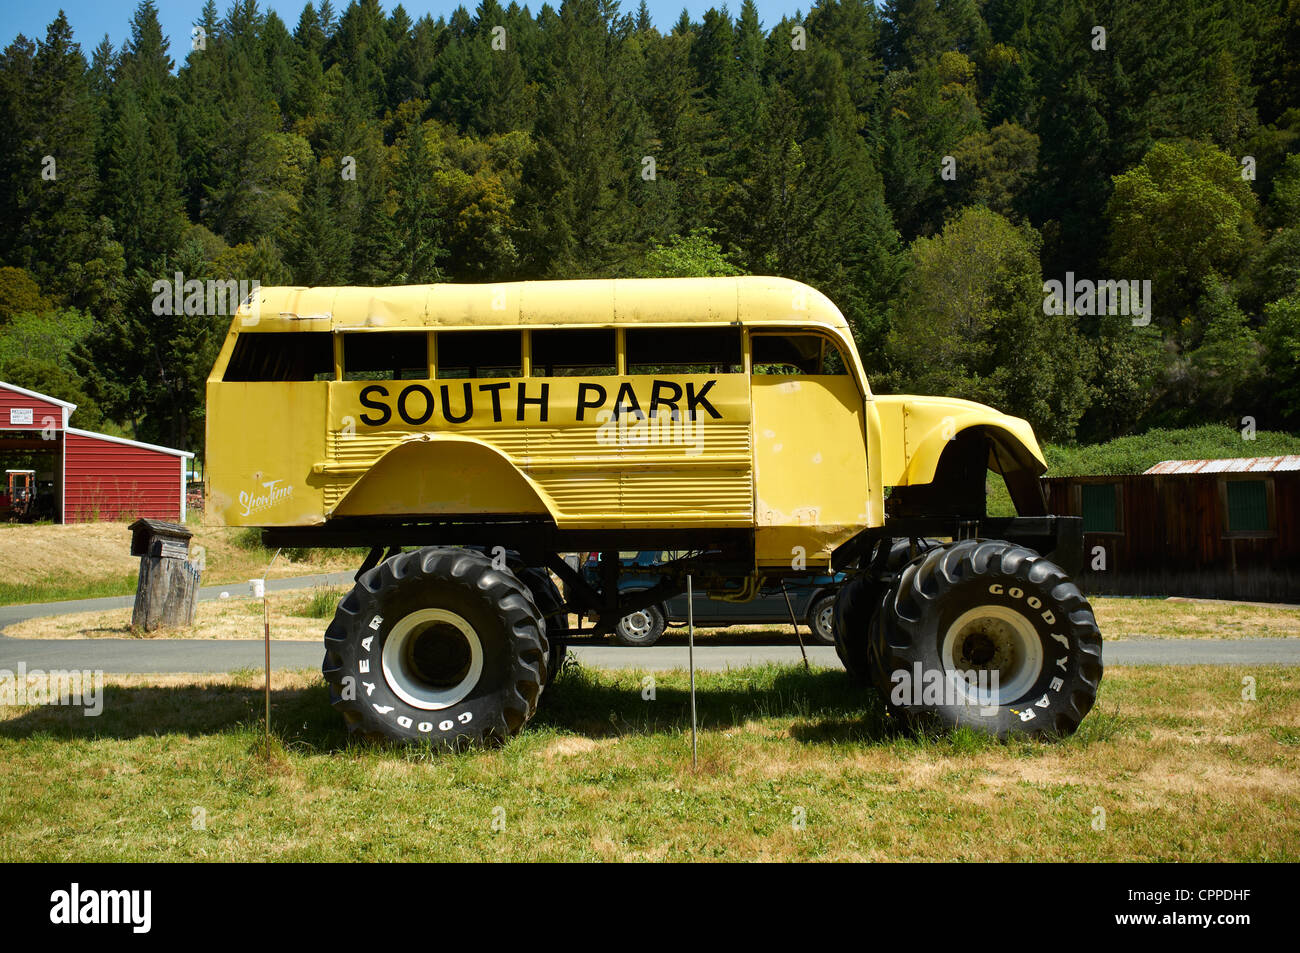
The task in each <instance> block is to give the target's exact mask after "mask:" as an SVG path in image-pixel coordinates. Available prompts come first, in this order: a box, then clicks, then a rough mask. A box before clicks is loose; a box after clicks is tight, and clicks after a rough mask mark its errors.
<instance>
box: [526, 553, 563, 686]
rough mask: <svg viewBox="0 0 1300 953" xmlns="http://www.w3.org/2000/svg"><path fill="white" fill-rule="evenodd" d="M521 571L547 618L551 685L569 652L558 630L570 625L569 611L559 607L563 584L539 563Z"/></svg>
mask: <svg viewBox="0 0 1300 953" xmlns="http://www.w3.org/2000/svg"><path fill="white" fill-rule="evenodd" d="M518 575H519V581H520V582H522V583H523V584H524V585H525V586H527V587H528V591H529V592H530V593H532V596H533V602H535V603H537V608H538V609H540V610H541V611H542V618H543V619H544V620H546V641H547V643H548V644H549V646H550V649H549V651H548V652H547V654H546V684H547V685H548V686H549V685H550V684H551V682H553V681H555V676H557V675H559V674H560V669H561V668H563V667H564V657H565V656H566V655H567V654H568V652H569V646H568V643H567V641H566V640H565V639H564V637H563V636H561V635H559V634H558V633H559V632H561V631H562V630H564V629H567V628H568V627H569V620H568V618H567V613H564V612H560V611H559V608H560V606H562V605H564V597H563V596H562V595H561V594H560V587H559V586H557V585H556V584H555V581H554V580H553V579H551V574H550V573H549V572H547V571H546V570H545V569H543V568H542V567H540V566H534V567H530V568H528V569H521V570H519V573H518Z"/></svg>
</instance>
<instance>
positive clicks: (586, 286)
mask: <svg viewBox="0 0 1300 953" xmlns="http://www.w3.org/2000/svg"><path fill="white" fill-rule="evenodd" d="M710 326H712V327H719V328H734V329H737V331H738V333H740V334H741V339H742V342H743V344H742V346H743V359H744V365H743V373H716V374H685V375H673V374H663V373H661V374H627V373H626V370H627V363H626V361H627V354H626V349H625V332H626V331H627V330H628V329H633V328H636V329H645V328H654V329H656V330H657V331H662V333H663V334H664V335H667V336H671V335H673V334H674V333H675V332H678V333H680V332H681V331H683V330H684V329H688V328H701V327H710ZM561 328H587V329H595V328H599V329H613V330H614V332H615V334H616V341H617V365H616V367H615V368H614V369H613V370H614V371H615V373H613V374H606V375H603V376H587V375H580V376H565V377H543V376H540V375H536V374H534V373H533V370H534V368H533V367H532V364H531V359H530V353H529V352H530V345H529V340H530V337H529V335H528V334H527V333H525V334H523V335H521V340H522V345H521V358H520V365H521V370H520V374H519V375H518V376H512V377H506V378H471V379H462V378H446V379H444V378H440V377H437V376H436V375H437V342H438V341H439V340H440V338H439V337H438V335H439V334H442V333H445V332H452V331H456V330H471V329H472V330H518V331H523V332H529V331H535V330H540V329H548V330H549V329H561ZM386 331H387V332H392V331H403V332H427V333H428V335H429V338H428V340H429V347H428V351H427V355H428V364H429V365H430V366H429V369H428V371H429V373H428V375H427V377H426V378H425V379H418V378H405V379H402V380H393V381H384V380H345V379H343V378H344V376H345V369H344V368H343V366H342V364H343V343H342V342H343V335H345V334H383V333H384V332H386ZM284 332H295V333H309V332H327V333H328V334H329V335H331V340H332V341H333V342H334V349H333V352H334V363H333V373H332V375H327V376H330V377H332V378H333V379H324V380H296V381H283V380H239V381H234V380H226V379H224V377H225V372H226V369H227V366H228V365H229V363H230V360H231V356H232V353H233V352H234V350H235V347H236V343H237V341H238V340H239V339H240V337H241V336H243V335H259V334H267V333H278V334H283V333H284ZM773 333H784V334H809V335H817V336H820V337H822V338H824V339H825V341H826V342H827V347H828V348H833V349H835V350H837V351H838V352H839V354H840V357H841V361H842V371H843V372H841V373H834V374H831V373H822V374H754V373H752V370H753V368H752V362H751V357H752V351H753V342H754V340H755V339H756V338H757V337H759V336H762V335H765V334H773ZM281 340H283V339H281ZM682 363H683V364H687V363H690V361H689V355H683V361H682ZM656 381H659V382H660V384H659V387H660V390H659V391H658V394H659V395H660V396H664V397H665V398H666V397H668V396H671V395H672V393H673V390H674V389H680V391H681V393H682V396H680V397H679V398H678V399H677V404H679V405H682V409H683V411H685V407H686V405H688V404H689V398H690V397H691V396H694V397H696V398H700V397H703V400H702V401H700V402H699V403H698V404H696V405H695V415H694V419H692V415H691V414H688V413H685V412H683V413H681V414H680V416H679V418H678V419H676V420H674V419H672V417H671V416H670V414H669V413H667V412H665V411H664V410H663V408H662V407H661V408H660V412H659V414H658V415H657V416H655V417H648V416H645V415H644V414H643V413H642V414H638V413H636V412H634V410H632V409H630V404H629V403H628V402H624V403H623V404H622V410H623V412H622V413H620V414H618V415H617V416H614V408H615V407H616V406H618V402H619V400H620V398H621V397H622V396H623V395H626V394H629V393H630V395H631V397H632V398H633V399H634V400H635V401H636V407H637V409H640V410H641V411H645V410H646V409H647V404H648V403H649V401H650V399H651V397H652V395H654V393H655V390H654V389H655V386H656V383H655V382H656ZM584 387H585V389H584ZM599 389H603V391H604V393H605V396H606V399H605V400H604V401H603V402H602V403H601V404H599V405H596V404H594V401H595V400H596V398H597V397H598V396H599V393H598V390H599ZM381 391H382V392H383V393H382V394H381ZM543 395H544V398H545V404H543V403H542V400H543ZM399 401H400V406H399V405H398V403H399ZM471 408H472V410H471ZM543 409H544V410H545V417H546V419H545V420H542V419H541V418H542V412H543ZM385 410H386V412H385ZM399 411H400V413H399ZM461 418H464V419H461ZM970 427H981V428H984V429H985V431H986V432H988V433H990V434H991V435H992V436H993V438H994V440H995V441H997V442H998V443H999V445H1000V446H1001V447H1002V448H1003V450H1004V452H1005V454H1006V455H1007V456H1009V457H1014V458H1015V460H1016V461H1017V465H1018V466H1020V467H1022V468H1025V469H1027V470H1029V471H1031V472H1033V473H1034V474H1035V475H1037V473H1040V472H1042V470H1043V469H1045V464H1044V462H1043V458H1042V453H1041V451H1040V449H1039V447H1038V444H1037V442H1036V441H1035V439H1034V435H1033V432H1032V430H1031V428H1030V426H1029V424H1028V423H1026V422H1025V421H1024V420H1021V419H1019V418H1013V417H1008V416H1006V415H1004V414H1001V413H999V412H997V411H995V410H992V409H991V408H988V407H984V406H982V405H979V404H974V403H971V402H968V401H960V400H948V399H942V398H930V397H912V396H887V397H886V396H875V395H873V394H872V393H871V389H870V387H869V385H868V382H867V379H866V375H865V374H864V372H863V368H862V364H861V360H860V359H859V356H858V353H857V349H856V347H855V346H854V343H853V339H852V335H851V333H850V330H849V327H848V325H847V323H846V322H845V319H844V317H843V315H841V314H840V312H839V310H838V309H837V308H836V307H835V305H834V304H832V303H831V302H830V300H828V299H827V298H826V297H825V296H824V295H822V294H821V293H820V292H818V291H816V290H814V289H812V288H810V287H808V286H806V285H803V284H800V283H798V282H794V281H790V280H787V279H782V278H770V277H741V278H683V279H607V280H585V281H536V282H516V283H502V284H493V285H487V284H484V285H455V284H441V285H414V286H407V287H392V288H291V287H266V288H260V289H258V290H257V291H255V292H254V296H253V298H252V299H250V301H249V302H246V303H245V305H244V306H243V307H241V309H240V312H239V313H238V314H237V315H236V316H235V317H234V319H233V321H232V323H231V328H230V331H229V334H228V335H227V338H226V340H225V342H224V344H223V346H222V349H221V352H220V355H219V357H218V359H217V361H216V364H215V366H214V368H213V371H212V374H211V376H210V378H209V380H208V385H207V480H208V505H207V509H206V513H207V519H208V520H209V521H210V522H213V523H216V524H221V525H229V526H257V527H266V528H276V527H320V526H328V525H330V523H331V521H338V520H352V521H353V524H355V521H356V520H357V519H365V518H385V519H389V520H400V519H403V518H406V519H414V518H428V517H447V518H455V519H458V518H466V519H471V520H472V519H474V518H479V517H482V518H488V517H492V518H501V517H510V516H518V517H521V518H525V519H541V520H549V521H553V523H554V525H555V526H556V527H557V528H558V529H561V530H564V529H580V530H597V531H604V530H614V531H626V530H643V529H656V528H672V529H707V528H721V529H741V530H749V531H752V532H753V535H754V553H755V558H756V563H757V565H758V566H760V567H762V566H786V567H788V566H789V565H790V563H791V561H792V555H793V556H796V557H797V556H798V555H801V554H802V555H806V559H807V562H808V564H809V565H810V566H817V565H825V564H826V563H827V561H828V560H829V556H830V553H831V551H832V550H833V549H834V547H836V546H837V545H839V544H841V543H843V542H844V541H846V540H847V539H849V538H850V537H852V536H853V535H854V534H855V533H857V532H858V531H859V530H861V529H864V528H868V527H877V526H880V525H882V523H883V522H884V520H885V489H886V487H893V486H909V485H919V484H925V483H928V482H929V481H931V480H932V479H934V476H935V471H936V468H937V467H938V465H939V461H940V457H941V455H942V453H943V451H944V449H945V447H946V446H947V445H948V443H949V441H951V440H952V439H953V437H954V436H955V435H956V434H958V433H960V432H961V431H964V430H966V429H967V428H970ZM615 548H619V547H615ZM623 548H626V547H623Z"/></svg>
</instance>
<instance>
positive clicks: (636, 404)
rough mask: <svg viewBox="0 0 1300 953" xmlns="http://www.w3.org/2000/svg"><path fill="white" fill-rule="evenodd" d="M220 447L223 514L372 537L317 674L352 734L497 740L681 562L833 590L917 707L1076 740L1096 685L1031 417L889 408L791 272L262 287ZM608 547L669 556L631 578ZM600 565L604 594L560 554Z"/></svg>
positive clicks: (727, 582)
mask: <svg viewBox="0 0 1300 953" xmlns="http://www.w3.org/2000/svg"><path fill="white" fill-rule="evenodd" d="M207 460H208V468H207V484H208V485H207V496H208V500H209V505H208V508H207V518H208V519H209V520H210V521H213V522H215V523H218V524H224V525H228V526H244V527H258V528H260V529H261V530H262V533H263V538H264V541H265V542H266V543H267V545H270V546H298V547H304V546H325V547H340V546H345V547H364V548H366V549H367V550H368V551H369V556H368V557H367V558H366V559H365V561H364V563H363V565H362V566H361V568H360V570H359V571H358V573H357V577H356V585H355V587H354V588H353V589H352V591H351V592H350V593H349V594H348V595H347V596H346V597H345V598H344V599H343V600H342V601H341V602H340V604H339V606H338V610H337V612H336V614H335V616H334V619H333V621H332V622H331V623H330V624H329V627H328V629H327V630H326V632H325V661H324V666H323V671H324V675H325V678H326V680H327V681H328V683H329V686H330V691H331V698H332V702H333V704H334V706H335V707H336V708H337V709H338V710H339V711H340V712H341V713H342V715H343V717H344V719H345V720H346V722H347V725H348V727H349V728H350V729H351V730H352V731H354V732H356V733H358V734H359V735H362V736H367V737H375V738H387V739H398V740H412V741H421V740H423V741H428V742H431V743H432V744H434V745H436V746H440V747H453V748H454V747H459V746H462V745H464V744H467V743H475V742H484V741H503V740H505V739H507V738H509V737H511V736H512V735H514V734H515V733H517V732H519V731H520V730H521V729H522V728H523V726H524V725H525V724H526V723H527V722H528V720H529V718H531V717H532V715H533V714H534V712H535V711H536V708H537V705H538V702H539V700H540V699H541V698H542V696H543V693H544V691H546V690H547V685H548V683H549V682H550V681H551V679H552V678H553V677H554V674H555V670H556V668H557V667H558V662H559V658H560V656H561V654H562V652H563V648H564V646H565V645H567V644H570V643H574V642H578V641H581V640H582V639H584V638H591V637H593V636H598V635H599V636H603V635H605V634H607V633H608V631H609V630H610V628H611V627H612V626H614V625H616V624H617V622H618V620H619V619H621V618H623V617H624V616H626V615H627V614H628V613H629V612H634V611H636V610H638V609H641V608H645V607H647V606H652V605H657V604H660V603H662V602H663V600H664V599H665V598H668V597H670V596H672V595H675V594H676V593H679V592H681V591H682V590H683V589H684V587H685V583H686V579H687V576H688V575H690V576H691V577H692V579H693V584H694V586H695V588H696V589H697V590H698V589H705V590H707V591H709V592H710V593H716V594H718V595H719V596H722V597H725V598H729V599H738V600H744V599H746V598H752V596H753V595H754V594H755V593H757V592H759V591H760V590H761V588H762V587H763V586H764V585H771V584H773V583H779V580H780V579H782V578H783V577H787V576H795V575H798V576H806V574H807V573H808V572H810V571H824V572H827V573H840V572H843V573H846V574H847V575H848V581H847V583H846V584H845V585H844V586H843V587H842V588H841V590H840V593H839V595H838V597H837V603H836V611H835V638H836V643H837V649H838V651H839V655H840V657H841V659H842V660H843V662H844V665H845V667H846V668H847V669H848V671H849V674H850V675H851V676H852V677H854V678H855V679H857V680H858V681H860V682H863V683H868V684H871V685H874V686H875V688H876V690H878V691H879V693H880V694H881V695H882V696H883V697H884V700H885V703H886V704H888V705H890V706H891V707H892V708H893V709H894V710H896V711H897V712H898V713H900V714H901V715H903V716H905V717H906V718H907V719H919V720H930V721H937V722H938V723H940V724H945V725H970V726H973V727H974V728H976V729H979V730H981V731H985V732H989V733H992V734H995V735H998V736H1000V737H1006V736H1010V735H1035V736H1057V735H1063V734H1068V733H1069V732H1071V731H1073V730H1074V729H1075V728H1076V727H1077V726H1078V724H1079V722H1080V720H1081V719H1082V718H1083V717H1084V716H1085V715H1086V714H1087V712H1088V710H1089V709H1090V708H1091V707H1092V705H1093V702H1094V700H1095V698H1096V693H1097V688H1098V684H1099V681H1100V679H1101V674H1102V664H1101V643H1100V636H1099V634H1098V630H1097V625H1096V622H1095V620H1094V618H1093V613H1092V610H1091V608H1090V606H1089V604H1088V602H1087V601H1086V600H1085V598H1084V597H1083V595H1082V594H1081V593H1080V591H1079V589H1078V588H1077V587H1076V585H1075V584H1074V583H1073V582H1071V580H1070V573H1071V572H1077V569H1078V566H1079V563H1080V561H1081V558H1082V534H1081V526H1080V521H1079V520H1078V519H1076V518H1066V517H1059V516H1053V515H1051V514H1049V513H1048V512H1047V509H1046V503H1045V498H1044V495H1043V492H1042V488H1041V485H1040V482H1039V476H1040V475H1041V474H1042V473H1043V471H1044V470H1045V469H1046V465H1045V463H1044V460H1043V455H1042V452H1041V450H1040V449H1039V446H1038V443H1037V441H1036V439H1035V437H1034V434H1033V431H1032V429H1031V428H1030V426H1029V424H1028V423H1027V422H1026V421H1024V420H1021V419H1019V418H1015V417H1010V416H1007V415H1005V414H1002V413H999V412H997V411H995V410H993V409H990V408H988V407H985V406H982V405H980V404H976V403H972V402H969V401H965V400H956V399H942V398H936V397H920V396H905V395H878V394H873V393H872V391H871V388H870V387H869V385H868V382H867V379H866V375H865V373H864V372H863V368H862V362H861V360H860V358H859V355H858V353H857V350H856V348H855V346H854V343H853V338H852V335H851V333H850V330H849V327H848V325H847V323H846V322H845V319H844V317H843V316H842V315H841V314H840V312H839V311H838V310H837V309H836V307H835V306H834V305H833V304H832V303H831V302H830V300H828V299H827V298H826V297H825V296H824V295H822V294H821V293H819V292H817V291H816V290H814V289H812V288H810V287H808V286H806V285H803V284H800V283H798V282H794V281H789V280H786V279H781V278H765V277H741V278H682V279H609V280H590V281H537V282H517V283H503V284H484V285H453V284H437V285H416V286H408V287H394V288H299V287H266V288H259V289H257V290H256V291H255V292H254V293H253V294H252V295H250V297H249V298H248V299H247V300H246V301H245V302H244V303H243V305H241V307H240V309H239V312H238V313H237V314H236V315H235V316H234V318H233V320H232V322H231V326H230V330H229V333H228V335H227V336H226V339H225V341H224V343H223V345H222V348H221V351H220V354H219V356H218V358H217V361H216V364H215V366H214V368H213V370H212V374H211V376H210V377H209V379H208V384H207ZM990 479H999V480H1002V481H1004V483H1005V485H1006V489H1007V493H1008V494H1009V496H1010V499H1011V500H1012V502H1013V504H1014V507H1015V512H1016V515H1015V516H996V517H995V516H990V515H989V514H988V513H987V507H986V498H987V492H986V487H987V481H988V480H990ZM620 550H623V551H639V550H671V551H674V552H675V553H677V554H679V555H678V558H676V559H674V560H672V561H669V562H665V563H663V564H661V565H658V566H656V567H655V568H654V572H655V573H656V574H657V576H658V582H657V583H655V584H654V585H652V586H650V587H649V588H645V589H641V590H638V591H632V592H628V591H620V587H619V585H618V580H619V575H620V573H621V572H622V571H623V566H622V561H621V560H620V559H619V551H620ZM588 551H594V552H598V553H600V554H601V556H600V558H599V569H598V571H597V572H596V573H595V574H594V578H593V575H592V574H589V573H580V572H578V571H577V570H576V569H575V567H574V566H573V565H571V563H570V562H568V561H566V560H565V559H564V556H563V554H565V553H570V552H588ZM557 580H558V581H559V582H560V583H561V584H562V585H563V589H561V587H559V586H557V585H556V581H557ZM562 593H563V594H562ZM573 617H585V618H587V619H592V620H595V621H594V623H592V625H591V626H590V627H587V628H583V627H582V626H580V625H579V626H571V625H570V624H569V619H571V618H573Z"/></svg>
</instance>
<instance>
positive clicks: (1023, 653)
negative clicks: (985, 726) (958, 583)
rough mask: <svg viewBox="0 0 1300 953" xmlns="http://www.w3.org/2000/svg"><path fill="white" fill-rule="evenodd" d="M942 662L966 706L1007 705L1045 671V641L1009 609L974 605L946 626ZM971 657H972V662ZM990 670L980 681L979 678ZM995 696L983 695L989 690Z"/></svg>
mask: <svg viewBox="0 0 1300 953" xmlns="http://www.w3.org/2000/svg"><path fill="white" fill-rule="evenodd" d="M941 659H942V662H943V667H944V677H945V679H947V680H948V681H950V682H952V683H953V684H954V685H955V686H956V688H957V691H958V693H959V694H960V695H962V696H963V697H964V698H965V699H966V701H967V702H969V703H970V704H976V705H982V706H988V705H990V704H1006V703H1008V702H1013V701H1015V700H1016V699H1018V698H1021V697H1022V696H1024V694H1025V693H1026V692H1028V691H1029V689H1030V688H1031V687H1032V686H1033V684H1034V683H1035V682H1037V681H1038V676H1039V675H1041V674H1042V671H1043V642H1042V639H1040V638H1039V636H1038V631H1037V630H1036V629H1035V628H1034V626H1033V623H1031V622H1030V621H1029V620H1028V619H1027V618H1025V616H1024V615H1022V614H1021V613H1019V612H1017V611H1016V610H1015V609H1011V608H1008V607H1007V606H997V605H986V606H977V607H976V608H974V609H969V610H967V611H966V612H963V613H962V614H961V615H960V616H958V617H957V619H956V620H955V621H954V622H953V623H952V625H950V626H948V632H947V634H946V635H945V636H944V639H943V647H942V649H941ZM972 659H975V660H974V661H973V660H972ZM982 672H988V673H990V674H989V675H986V676H984V681H983V682H982V683H981V680H980V674H981V673H982ZM994 672H996V673H997V678H998V680H997V695H996V697H995V698H993V699H990V698H989V697H988V695H986V694H985V695H982V694H981V689H983V690H984V691H985V692H987V691H988V690H989V689H991V688H992V687H993V684H992V682H991V681H990V680H989V679H990V677H991V674H992V673H994Z"/></svg>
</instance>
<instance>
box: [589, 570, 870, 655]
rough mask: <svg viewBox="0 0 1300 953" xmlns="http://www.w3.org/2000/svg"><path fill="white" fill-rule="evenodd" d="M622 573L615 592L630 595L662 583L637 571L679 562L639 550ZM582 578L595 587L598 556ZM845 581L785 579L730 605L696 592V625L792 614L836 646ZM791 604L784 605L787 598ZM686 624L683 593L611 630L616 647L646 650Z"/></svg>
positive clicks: (838, 577) (721, 624)
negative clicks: (836, 619)
mask: <svg viewBox="0 0 1300 953" xmlns="http://www.w3.org/2000/svg"><path fill="white" fill-rule="evenodd" d="M619 556H620V560H621V562H622V563H623V567H624V569H623V572H622V573H620V574H619V579H618V588H619V590H620V591H622V592H634V591H636V590H640V589H649V588H650V587H652V586H653V585H654V584H655V583H656V582H658V581H659V580H660V578H661V577H660V576H659V575H656V574H654V573H652V572H649V571H647V572H645V573H638V572H637V571H636V570H637V567H645V568H646V569H647V570H648V569H649V567H652V566H655V565H658V564H659V563H664V562H671V561H672V560H674V559H675V558H677V554H676V553H672V552H659V551H654V550H650V551H642V552H637V553H620V554H619ZM582 571H583V575H584V576H586V577H587V579H588V580H589V581H590V582H592V583H593V584H596V583H599V576H598V575H597V574H596V573H597V554H596V553H588V554H586V558H585V559H584V561H583V564H582ZM843 580H844V574H843V573H839V574H837V575H834V576H830V575H814V574H811V573H810V574H808V575H807V576H802V577H798V578H795V579H786V580H785V590H784V592H783V591H782V587H781V585H780V583H777V584H774V585H767V586H764V587H763V588H762V589H760V590H759V592H758V595H756V596H755V597H754V598H753V599H752V600H750V601H748V602H728V601H725V600H722V599H710V598H709V596H708V594H707V593H705V592H703V591H699V592H696V593H695V624H696V625H697V626H702V627H705V628H721V627H724V626H729V625H751V624H756V623H765V622H767V623H782V622H784V623H787V624H788V623H789V622H790V610H791V609H792V608H793V610H794V617H795V618H796V619H797V620H798V621H799V622H800V623H801V624H805V625H807V626H808V627H809V628H810V629H811V630H812V636H813V640H814V641H816V642H818V643H820V644H822V645H834V644H835V637H834V635H833V634H832V631H831V624H832V619H833V617H834V610H835V593H836V592H837V591H838V589H839V587H840V584H841V583H842V582H843ZM787 595H789V597H790V601H789V604H788V605H787V603H786V596H787ZM685 624H686V594H685V593H681V594H680V595H676V596H673V597H672V598H670V599H666V600H665V601H664V602H661V603H659V604H658V605H653V606H649V607H647V608H645V609H638V610H637V611H635V612H629V613H628V614H627V615H625V616H623V618H621V619H619V621H618V625H617V626H616V627H615V629H614V632H613V638H614V641H615V642H616V643H617V644H619V645H628V646H642V647H644V646H649V645H654V644H655V643H656V642H658V641H659V638H660V637H661V636H662V635H663V634H664V631H665V630H666V629H667V628H668V627H669V626H673V625H685Z"/></svg>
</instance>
